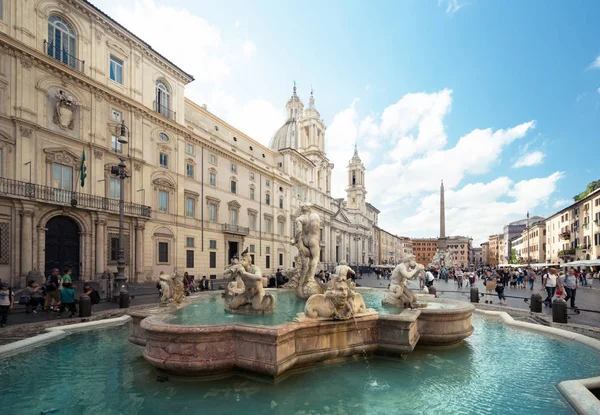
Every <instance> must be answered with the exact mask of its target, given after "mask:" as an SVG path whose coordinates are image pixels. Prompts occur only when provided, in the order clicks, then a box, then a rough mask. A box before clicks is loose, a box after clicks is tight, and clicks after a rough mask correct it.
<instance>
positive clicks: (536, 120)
mask: <svg viewBox="0 0 600 415" xmlns="http://www.w3.org/2000/svg"><path fill="white" fill-rule="evenodd" d="M94 4H95V5H96V6H98V7H100V8H101V9H102V10H104V11H105V12H107V13H108V14H110V15H111V16H113V17H114V18H115V19H116V20H117V21H119V22H121V23H122V24H124V25H125V26H126V27H128V28H129V29H130V30H132V31H133V32H134V33H136V34H138V35H139V36H140V37H142V38H143V39H144V40H146V41H147V42H148V43H150V44H151V45H153V47H155V49H157V50H158V51H159V52H161V53H162V54H164V55H165V56H166V57H168V58H169V59H171V60H172V61H174V62H175V63H176V64H178V65H179V66H180V67H182V68H183V69H184V70H186V71H188V72H190V73H192V74H193V75H194V76H195V77H196V81H195V82H194V83H192V84H191V85H190V86H189V87H188V90H187V92H186V95H188V96H189V97H190V98H191V99H193V100H195V101H197V102H198V103H206V104H207V105H208V109H209V110H212V111H214V112H215V113H216V114H217V115H219V116H221V117H223V118H224V119H225V120H227V121H229V122H231V123H232V124H233V125H235V126H236V127H238V128H240V129H241V130H243V131H245V132H246V133H248V134H249V135H250V136H252V137H253V138H255V139H256V140H257V141H260V142H262V143H264V144H268V141H269V139H270V137H271V135H272V134H273V132H274V131H275V130H276V129H277V127H278V126H279V125H281V124H282V123H283V118H284V113H283V106H284V105H285V102H286V101H287V99H288V98H289V95H290V93H291V86H292V81H293V80H295V81H296V82H297V84H298V88H299V93H300V95H301V97H302V98H303V99H304V101H305V103H306V102H307V101H308V95H309V91H310V88H311V86H312V87H313V88H314V90H315V98H316V102H317V108H318V109H319V111H320V112H321V114H322V116H323V118H324V120H325V123H326V124H327V125H328V127H329V128H328V131H327V134H326V141H327V154H328V156H329V158H330V159H331V160H332V161H333V162H334V163H335V164H336V168H335V170H334V171H335V176H334V180H333V182H332V183H333V184H334V185H335V189H334V194H336V195H343V186H344V180H345V177H346V176H345V172H344V168H345V165H346V164H347V161H348V160H349V159H350V157H351V156H352V148H353V145H354V142H357V143H358V146H359V153H360V155H361V157H362V158H363V161H364V162H365V165H366V166H367V169H368V173H367V185H368V186H369V188H368V189H367V190H368V191H369V194H368V195H367V198H368V200H369V201H371V202H372V203H373V204H375V205H376V206H377V207H378V208H379V209H380V210H381V211H382V213H381V215H380V224H381V225H382V226H383V227H385V228H386V229H389V230H390V231H393V232H395V233H398V234H402V235H407V236H435V235H436V234H437V232H438V221H437V215H438V211H437V207H438V201H437V197H438V196H437V190H438V187H439V182H440V180H441V179H444V180H445V183H446V187H447V197H446V199H447V205H448V212H447V215H446V216H447V221H448V224H447V231H448V232H449V233H451V234H466V235H470V236H473V237H474V239H475V241H476V242H481V241H482V240H484V239H485V238H486V237H487V235H489V234H493V233H497V232H499V231H501V228H502V226H503V225H504V224H505V223H507V222H508V221H511V220H516V219H520V218H521V217H523V216H524V215H525V213H526V211H527V210H528V209H529V210H530V211H531V213H532V214H539V215H542V216H545V215H548V214H551V213H553V212H555V211H556V210H558V209H559V208H561V207H564V206H566V205H567V204H568V200H569V199H571V198H572V196H573V195H574V194H576V193H578V192H580V191H581V190H583V189H584V188H585V186H586V185H587V183H588V182H590V181H592V180H596V179H598V178H599V177H598V176H599V173H600V169H599V168H598V167H597V163H596V157H595V150H596V149H597V148H598V144H597V143H598V131H599V127H600V125H599V124H600V117H599V116H600V109H599V106H600V90H599V88H600V68H594V67H593V65H592V64H593V62H594V61H595V60H596V58H598V57H599V56H600V43H599V42H598V38H599V36H598V35H599V34H600V29H599V28H598V25H597V19H594V18H593V16H597V15H598V14H600V3H598V2H595V1H578V2H574V3H569V4H567V3H564V2H559V1H533V0H528V1H500V0H497V1H496V0H487V1H483V0H471V1H469V2H468V3H464V2H456V1H455V0H452V1H450V4H449V3H448V1H447V0H443V1H439V2H438V0H430V1H427V0H420V1H418V0H411V1H409V0H406V1H389V2H384V1H375V2H358V1H326V2H317V1H314V2H312V1H304V2H301V3H299V2H291V1H281V0H280V1H252V2H250V1H223V2H218V4H217V2H213V1H193V0H169V1H166V0H131V1H128V2H126V3H124V2H122V1H121V2H118V1H114V0H97V1H94ZM457 9H458V10H457ZM161 26H162V27H167V28H168V29H169V30H167V31H160V30H157V29H156V28H157V27H161ZM598 63H599V65H598V66H599V67H600V60H599V61H598ZM519 166H520V167H519Z"/></svg>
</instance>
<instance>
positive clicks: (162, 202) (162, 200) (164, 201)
mask: <svg viewBox="0 0 600 415" xmlns="http://www.w3.org/2000/svg"><path fill="white" fill-rule="evenodd" d="M158 211H159V212H162V213H167V212H168V211H169V194H168V193H167V192H165V191H164V190H159V192H158Z"/></svg>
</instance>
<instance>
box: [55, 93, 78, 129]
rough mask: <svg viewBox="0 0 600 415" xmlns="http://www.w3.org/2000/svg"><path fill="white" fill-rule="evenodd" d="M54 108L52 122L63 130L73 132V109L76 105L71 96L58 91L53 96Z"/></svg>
mask: <svg viewBox="0 0 600 415" xmlns="http://www.w3.org/2000/svg"><path fill="white" fill-rule="evenodd" d="M55 98H56V106H55V108H54V116H53V117H52V121H53V122H54V124H57V125H58V126H59V127H60V128H61V129H63V130H73V128H74V126H75V107H76V105H77V104H76V103H75V101H74V100H73V97H72V96H71V95H67V94H66V93H65V91H63V90H59V91H58V93H57V94H56V95H55Z"/></svg>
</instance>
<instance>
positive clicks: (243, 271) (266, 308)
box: [225, 249, 275, 314]
mask: <svg viewBox="0 0 600 415" xmlns="http://www.w3.org/2000/svg"><path fill="white" fill-rule="evenodd" d="M227 272H228V278H230V279H232V281H231V282H230V283H229V284H228V286H227V287H228V290H227V293H226V297H225V300H226V301H225V304H226V310H227V311H229V312H232V313H241V314H246V313H247V314H256V313H271V312H273V310H274V309H275V297H274V296H273V295H272V294H266V293H265V289H264V287H263V276H262V272H261V270H260V268H259V267H257V266H256V265H253V264H252V258H251V257H250V254H249V253H248V249H245V250H244V252H242V254H241V255H240V259H239V263H235V262H234V261H232V263H231V265H230V267H229V269H228V270H227ZM242 288H243V290H242Z"/></svg>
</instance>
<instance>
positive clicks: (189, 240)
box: [185, 236, 196, 248]
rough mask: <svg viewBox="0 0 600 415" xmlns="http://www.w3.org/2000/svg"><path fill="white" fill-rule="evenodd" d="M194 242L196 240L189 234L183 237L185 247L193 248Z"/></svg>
mask: <svg viewBox="0 0 600 415" xmlns="http://www.w3.org/2000/svg"><path fill="white" fill-rule="evenodd" d="M195 242H196V241H195V240H194V238H192V237H191V236H188V237H187V238H185V246H186V247H187V248H193V247H194V246H195Z"/></svg>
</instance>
